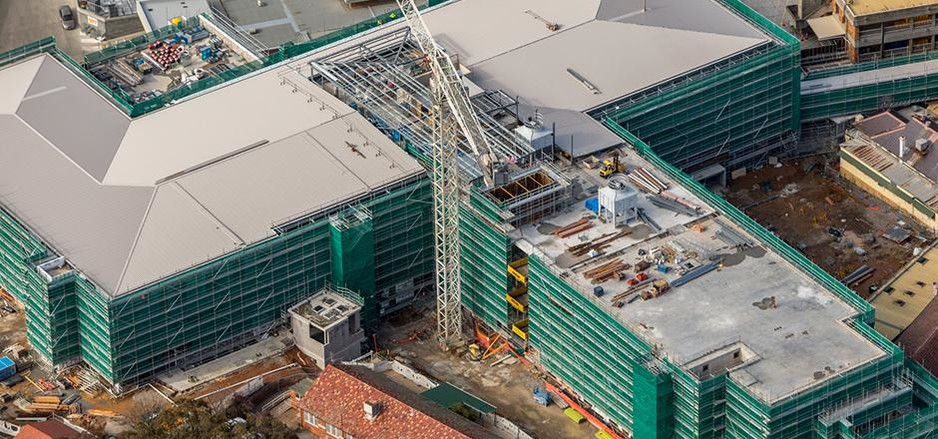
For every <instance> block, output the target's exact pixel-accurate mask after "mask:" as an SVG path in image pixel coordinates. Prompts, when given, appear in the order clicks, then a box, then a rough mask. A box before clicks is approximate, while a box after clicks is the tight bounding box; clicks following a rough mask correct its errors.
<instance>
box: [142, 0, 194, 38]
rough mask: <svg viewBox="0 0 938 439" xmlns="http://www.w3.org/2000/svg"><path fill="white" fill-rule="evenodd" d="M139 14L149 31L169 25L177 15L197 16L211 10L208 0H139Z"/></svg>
mask: <svg viewBox="0 0 938 439" xmlns="http://www.w3.org/2000/svg"><path fill="white" fill-rule="evenodd" d="M137 1H138V2H139V4H138V5H137V16H139V17H140V21H141V22H142V23H143V26H144V28H145V29H146V30H147V31H153V30H156V29H160V28H162V27H164V26H167V25H169V20H171V19H173V18H175V17H195V16H196V15H199V14H201V13H203V12H211V8H210V7H209V5H208V0H137Z"/></svg>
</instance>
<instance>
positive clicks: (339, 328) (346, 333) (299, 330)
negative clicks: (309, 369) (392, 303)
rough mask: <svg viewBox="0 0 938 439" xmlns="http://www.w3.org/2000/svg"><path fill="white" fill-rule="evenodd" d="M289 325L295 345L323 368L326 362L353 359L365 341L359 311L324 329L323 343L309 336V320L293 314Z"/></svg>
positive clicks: (360, 352) (356, 356) (359, 354)
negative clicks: (324, 341)
mask: <svg viewBox="0 0 938 439" xmlns="http://www.w3.org/2000/svg"><path fill="white" fill-rule="evenodd" d="M350 320H354V322H351V321H350ZM290 326H291V328H292V329H293V339H294V340H296V346H297V347H298V348H299V349H300V351H302V352H303V353H304V354H306V355H308V356H309V357H310V358H312V359H313V361H315V362H316V365H317V366H318V367H319V368H324V367H325V366H326V364H327V363H335V362H339V361H348V360H353V359H355V358H358V357H359V356H361V354H362V351H361V344H362V342H364V341H365V333H364V330H363V329H362V326H361V312H360V311H356V312H355V313H353V314H351V315H349V316H348V317H347V318H346V319H345V320H343V321H342V322H340V323H338V324H337V325H335V326H332V327H330V328H328V329H326V331H325V337H326V338H325V340H326V343H325V344H321V343H319V342H318V341H316V340H314V339H313V338H312V337H311V336H310V324H309V320H306V319H304V318H301V317H297V316H296V315H294V316H292V318H291V322H290Z"/></svg>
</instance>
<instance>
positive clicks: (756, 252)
mask: <svg viewBox="0 0 938 439" xmlns="http://www.w3.org/2000/svg"><path fill="white" fill-rule="evenodd" d="M624 160H625V162H626V164H627V166H628V169H630V170H632V169H635V168H639V167H640V168H644V169H645V170H647V171H650V172H651V173H653V174H654V175H655V177H657V178H658V179H660V180H663V181H668V179H667V178H666V176H665V175H664V174H663V173H661V172H660V171H659V170H657V169H656V168H655V167H654V166H652V165H650V164H649V163H648V162H646V161H644V160H643V159H641V158H640V157H637V156H636V155H635V154H631V153H630V154H629V155H628V157H626V158H625V159H624ZM574 172H576V175H577V176H578V177H579V178H580V180H581V181H582V182H584V183H583V184H584V187H587V188H588V187H589V186H590V183H592V184H595V185H596V186H599V187H601V186H602V185H604V184H605V180H601V179H600V178H599V177H598V175H597V172H596V170H591V171H585V170H576V171H574ZM586 191H587V192H592V190H590V189H586ZM667 192H668V193H670V194H671V195H673V196H676V197H680V198H681V199H683V200H684V202H687V203H689V204H691V205H695V206H697V207H698V208H699V209H700V210H699V214H698V215H694V216H690V215H687V214H681V213H676V212H674V211H671V210H666V209H663V208H661V207H658V206H657V205H654V204H652V203H651V201H650V200H649V199H648V198H647V197H648V196H647V195H646V194H645V193H641V194H640V195H639V200H638V207H639V208H642V209H643V210H644V212H645V214H646V215H648V217H649V218H650V219H651V220H652V221H653V222H654V223H655V224H656V225H657V227H658V228H659V230H658V231H656V230H655V229H654V228H653V227H651V226H649V225H647V224H643V223H642V222H641V221H633V222H630V223H629V224H628V225H627V226H623V227H619V228H616V227H614V226H613V225H612V224H611V223H607V222H602V221H598V220H597V219H596V218H595V216H594V214H593V213H592V212H591V211H589V210H587V209H586V207H585V206H584V201H583V200H582V199H581V200H578V201H576V202H575V204H574V205H573V206H572V207H571V208H568V209H566V211H564V212H562V213H560V214H558V215H555V216H552V217H549V218H546V219H543V220H541V221H539V222H538V223H536V224H527V225H522V226H519V227H518V228H517V229H516V230H515V231H513V232H512V236H513V237H514V238H516V239H518V240H519V246H521V247H522V248H523V249H526V250H527V251H531V252H533V253H534V254H536V255H539V256H540V258H541V260H542V261H544V263H545V264H547V265H548V266H549V267H551V269H552V270H554V271H555V272H558V273H560V272H564V273H567V274H568V276H566V277H565V278H564V280H565V282H567V283H569V284H570V285H571V286H573V287H574V288H575V289H576V290H577V291H578V292H579V293H581V294H583V295H584V296H585V297H587V298H589V300H592V301H593V302H594V303H596V304H597V305H598V306H599V307H600V308H601V309H603V310H605V311H606V312H607V313H609V314H610V315H612V316H614V317H615V318H616V319H617V320H618V321H619V322H621V323H622V324H623V325H624V326H626V327H627V328H628V329H629V330H630V331H632V332H633V333H635V334H637V335H638V336H640V337H642V338H643V339H644V340H646V341H647V342H648V343H649V344H651V345H652V346H653V347H654V348H655V349H656V351H657V353H658V354H657V355H660V356H661V357H667V358H668V359H669V360H670V361H672V362H674V363H676V364H677V365H679V366H681V367H683V368H684V369H685V370H689V371H692V372H693V370H694V369H695V368H697V367H699V366H700V365H701V364H703V363H706V362H708V361H710V360H708V358H713V355H716V354H717V353H719V352H721V351H725V350H727V349H734V348H740V349H743V350H744V351H745V352H747V355H746V356H745V357H748V360H746V361H745V362H743V363H742V364H740V365H737V366H734V367H731V368H730V369H729V373H730V376H731V377H732V378H734V379H735V380H736V381H737V382H738V383H740V384H741V385H743V386H745V387H747V388H748V389H749V391H751V392H752V393H753V394H754V395H757V396H758V397H759V398H760V399H761V400H763V401H766V402H767V403H772V402H774V401H777V400H779V399H781V398H784V397H786V396H788V395H791V394H792V393H794V392H798V391H800V390H803V389H806V388H810V387H813V386H816V385H818V384H820V383H822V382H824V381H825V380H827V379H830V378H831V377H832V376H835V375H840V374H842V373H844V372H846V371H848V370H851V369H854V368H856V367H859V366H861V365H863V364H865V363H867V362H869V361H872V360H874V359H878V358H881V357H882V356H884V355H885V353H884V352H883V351H882V350H881V349H880V348H878V347H877V346H875V345H874V344H873V343H872V342H870V341H869V340H867V339H866V338H864V337H863V336H862V335H861V334H860V333H859V332H857V331H856V330H854V329H852V328H851V327H849V326H848V325H847V323H846V321H847V320H848V319H850V318H851V317H853V316H856V315H857V311H856V310H855V309H854V308H852V307H851V306H850V305H848V304H847V303H845V302H844V301H842V300H841V299H839V298H838V297H837V296H835V295H834V294H833V293H831V292H830V291H829V290H827V289H826V288H825V287H823V286H822V285H820V284H819V283H818V282H816V281H815V280H813V279H812V278H810V277H808V276H807V275H805V274H803V273H802V272H801V271H799V270H798V269H797V268H796V267H794V266H793V265H791V264H790V263H788V262H787V261H786V260H785V259H783V258H782V257H781V256H779V255H777V254H776V253H774V252H772V251H770V250H767V249H766V248H764V247H763V246H761V245H760V244H759V241H758V240H757V239H755V238H753V237H751V236H750V235H748V234H747V233H746V232H745V231H743V229H741V228H740V227H738V226H736V225H735V224H734V223H733V222H732V221H731V220H730V219H728V218H725V217H723V216H722V215H720V214H719V213H718V212H715V211H714V210H713V209H711V208H709V207H707V205H706V204H705V203H703V202H702V201H701V200H699V199H698V198H696V197H695V196H694V195H692V194H691V193H690V192H689V191H688V190H686V189H684V188H683V187H681V186H679V185H676V184H674V183H673V182H670V184H669V189H668V191H667ZM584 215H586V216H587V217H590V216H592V219H591V221H592V224H593V226H592V227H591V228H589V229H587V230H585V231H582V232H578V233H575V234H573V235H571V236H568V237H566V238H561V237H559V236H558V235H555V234H553V233H552V232H553V231H555V230H556V229H557V227H562V226H564V225H568V224H571V223H573V222H575V221H576V220H578V219H580V218H583V217H584ZM621 232H628V234H626V235H625V236H620V237H618V238H616V239H614V240H613V241H612V242H610V243H608V246H607V247H605V248H604V249H603V250H602V254H600V255H598V256H596V257H595V258H590V257H589V255H588V254H583V255H581V256H576V254H575V253H574V252H572V251H571V247H572V246H575V245H578V244H582V243H584V242H591V241H597V240H600V239H603V237H605V236H612V235H613V234H617V233H621ZM721 235H722V237H721ZM727 235H729V236H732V237H733V238H732V239H729V238H726V237H725V236H727ZM741 241H748V242H749V243H751V245H752V246H751V247H749V248H745V249H741V248H739V247H736V246H734V245H731V244H730V242H741ZM655 249H660V250H661V251H662V252H668V251H673V252H674V254H676V255H680V259H678V258H677V257H675V258H674V259H673V260H672V261H671V262H665V263H664V264H665V265H667V266H668V267H669V270H668V272H667V273H664V272H661V271H659V270H657V269H656V264H657V262H654V263H652V265H651V267H650V268H649V269H648V270H647V271H646V273H647V274H648V275H649V276H650V277H651V278H652V279H663V280H666V281H668V282H669V283H673V282H674V281H675V280H676V279H677V278H678V277H679V276H680V273H681V271H683V270H686V269H687V267H688V266H687V264H690V265H691V266H693V267H699V266H703V265H705V264H707V263H708V262H711V261H714V260H715V261H722V262H721V265H720V266H719V268H717V269H716V270H714V271H711V272H709V273H707V274H704V275H703V276H701V277H699V278H697V279H695V280H692V281H691V282H689V283H687V284H684V285H680V286H677V287H672V289H671V290H670V291H667V292H666V293H664V294H663V295H660V296H658V297H654V298H649V299H648V300H643V299H642V298H641V297H640V292H636V293H634V294H632V295H631V296H627V297H625V298H623V299H620V298H617V297H616V296H617V295H620V294H622V293H625V292H626V291H627V290H629V289H630V288H631V286H630V285H629V284H628V282H627V281H628V279H627V278H623V279H621V280H620V279H617V278H616V277H612V278H610V279H607V280H603V281H602V282H598V283H594V282H593V278H590V277H588V272H589V271H590V270H592V269H595V268H597V267H599V266H601V264H603V263H607V262H610V261H613V260H615V259H618V260H620V261H621V262H623V263H628V264H631V265H633V266H634V265H635V264H636V263H638V262H639V261H640V260H646V261H647V260H649V259H650V258H653V257H655V256H653V255H655V254H656V251H655ZM668 249H670V250H668ZM607 255H608V256H607ZM659 260H660V258H659ZM678 260H679V261H680V262H677V261H678ZM622 273H625V274H627V276H628V277H632V276H635V272H634V270H633V269H632V268H629V269H625V270H623V271H622ZM754 274H758V275H757V276H755V275H754ZM595 286H602V287H603V289H604V294H603V295H602V296H601V297H595V296H594V294H593V288H594V287H595ZM650 286H651V285H647V286H646V288H647V287H650ZM640 290H641V288H640ZM614 299H615V300H616V301H617V302H619V303H620V304H621V305H620V306H617V305H614ZM767 304H772V306H766V305H767Z"/></svg>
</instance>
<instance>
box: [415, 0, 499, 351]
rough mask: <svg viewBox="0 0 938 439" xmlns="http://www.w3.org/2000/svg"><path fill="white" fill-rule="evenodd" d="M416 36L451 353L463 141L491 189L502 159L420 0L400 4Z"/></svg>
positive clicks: (440, 305) (458, 320)
mask: <svg viewBox="0 0 938 439" xmlns="http://www.w3.org/2000/svg"><path fill="white" fill-rule="evenodd" d="M397 4H398V6H400V8H401V12H403V14H404V18H405V19H406V20H407V25H408V26H409V27H410V30H411V35H412V36H413V37H414V39H415V40H416V41H417V45H418V46H420V50H421V51H423V53H424V55H425V56H426V57H427V61H428V63H429V65H430V71H431V73H432V78H433V81H432V82H433V83H432V95H433V100H432V108H431V112H430V113H431V120H432V122H433V133H434V135H433V151H432V154H431V157H432V172H431V174H432V179H433V214H434V218H433V221H434V240H435V245H436V289H437V336H438V339H439V342H440V346H441V347H442V348H443V349H448V348H449V347H450V346H451V345H452V344H453V343H454V342H456V341H457V340H458V339H459V338H460V334H461V327H462V308H461V305H460V250H459V203H460V197H461V192H460V178H459V165H458V162H457V159H458V154H459V150H458V143H459V139H460V136H462V137H464V138H465V139H466V141H467V143H468V144H469V147H470V148H471V150H472V151H471V153H472V154H473V156H474V157H475V159H476V161H477V162H478V163H479V168H480V170H481V171H482V178H483V180H484V181H485V185H486V186H488V187H491V186H493V185H494V182H495V180H494V172H495V170H496V168H500V163H501V161H500V159H499V158H498V157H497V156H496V154H495V153H494V152H493V150H492V148H491V146H490V145H489V143H488V140H487V139H486V137H485V133H484V131H483V130H482V125H481V123H480V122H479V119H478V118H477V117H476V114H475V111H474V110H473V109H472V104H471V103H470V101H469V95H468V94H467V93H466V89H465V87H464V86H463V83H462V79H461V77H460V75H459V71H458V70H457V69H456V66H455V65H454V64H453V61H452V59H451V58H450V57H449V55H447V54H446V52H445V51H443V49H442V48H441V47H440V46H439V45H438V44H437V43H436V41H435V40H434V39H433V36H432V35H431V34H430V30H429V29H428V28H427V25H426V23H424V21H423V18H422V17H421V16H420V12H419V11H418V9H417V5H416V4H415V3H414V0H397Z"/></svg>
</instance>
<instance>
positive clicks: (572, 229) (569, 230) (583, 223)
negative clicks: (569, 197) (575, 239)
mask: <svg viewBox="0 0 938 439" xmlns="http://www.w3.org/2000/svg"><path fill="white" fill-rule="evenodd" d="M591 227H593V224H592V223H591V222H590V221H589V219H586V218H580V219H579V220H577V221H574V222H572V223H570V224H567V225H566V226H563V227H561V228H559V229H557V230H555V231H554V234H555V235H557V236H559V237H561V238H566V237H568V236H571V235H575V234H577V233H579V232H582V231H584V230H587V229H589V228H591Z"/></svg>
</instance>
